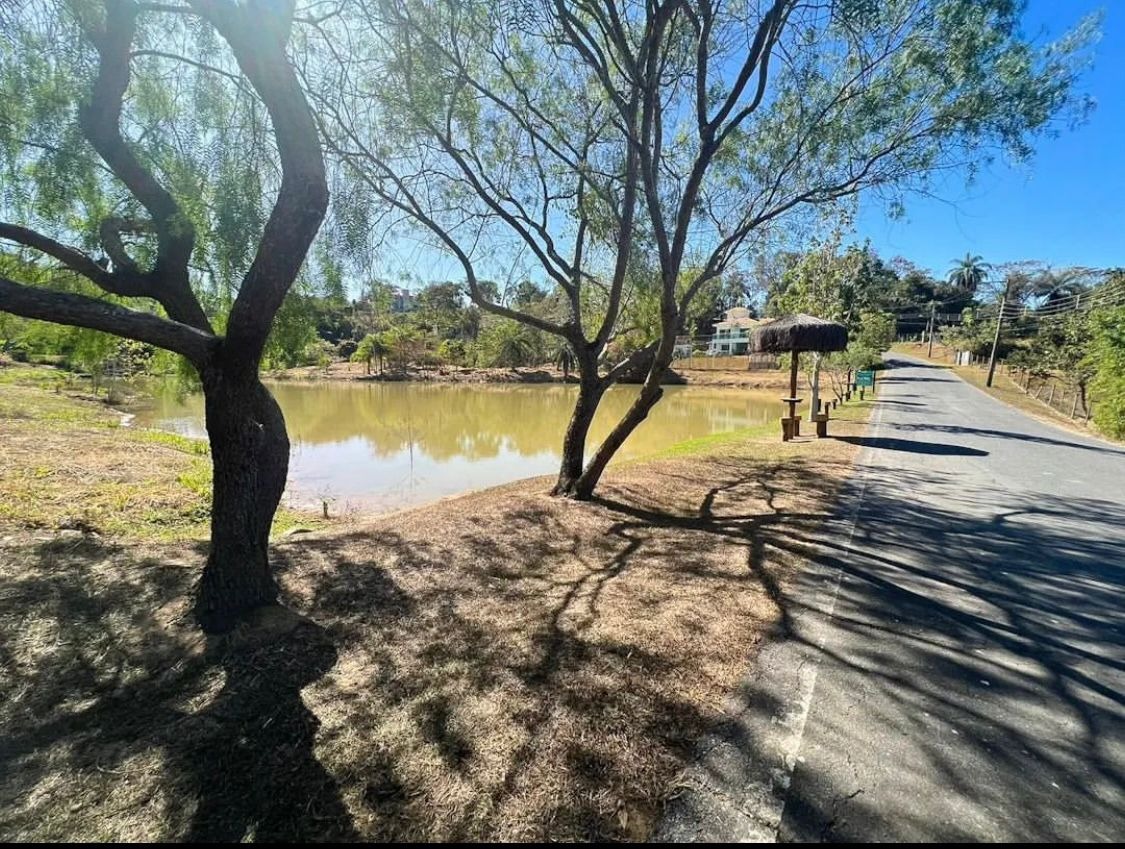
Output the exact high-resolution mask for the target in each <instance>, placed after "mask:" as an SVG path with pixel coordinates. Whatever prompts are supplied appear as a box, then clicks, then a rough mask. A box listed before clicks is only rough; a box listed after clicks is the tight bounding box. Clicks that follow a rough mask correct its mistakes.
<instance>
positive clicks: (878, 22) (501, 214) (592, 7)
mask: <svg viewBox="0 0 1125 849" xmlns="http://www.w3.org/2000/svg"><path fill="white" fill-rule="evenodd" d="M1021 9H1022V6H1021V4H1017V3H1012V2H1011V0H982V1H981V2H968V0H888V2H879V3H875V2H860V0H849V2H838V3H814V4H809V3H804V2H800V1H799V0H773V1H772V2H764V3H755V4H749V5H745V4H733V3H716V2H713V0H662V1H661V0H656V2H646V3H640V2H634V0H622V2H613V0H590V2H583V3H581V4H574V3H567V2H563V0H537V1H536V2H530V3H526V4H517V5H514V6H506V7H504V11H503V12H502V14H503V25H502V26H498V25H497V15H498V12H497V7H496V5H495V4H494V3H491V2H485V0H363V2H357V3H356V4H353V6H352V11H354V14H350V13H349V11H344V12H343V13H342V14H340V15H335V16H332V17H331V18H330V19H326V20H325V21H323V22H322V23H319V24H318V25H317V30H318V32H319V35H320V38H319V41H318V44H319V45H320V48H319V49H320V50H321V51H322V52H323V53H324V54H326V55H330V56H331V57H332V61H333V63H334V67H332V68H330V69H320V70H319V71H318V69H312V71H310V76H311V77H312V78H313V79H312V80H311V85H312V86H313V87H314V89H315V90H316V91H317V98H318V102H319V103H320V104H321V108H322V111H323V115H324V125H325V126H324V130H325V135H326V137H327V138H328V139H329V147H330V150H331V152H332V153H333V155H334V156H335V157H336V158H338V159H339V160H340V161H341V162H342V163H343V164H344V166H345V167H346V168H349V169H352V171H353V173H354V175H355V178H356V180H357V182H361V183H362V184H363V185H365V186H367V187H368V188H369V189H370V190H371V191H372V192H373V193H374V194H375V195H377V196H378V198H379V199H380V200H381V201H382V202H383V203H384V204H386V205H388V206H389V207H391V208H392V209H394V210H395V211H396V213H398V214H399V215H401V216H402V217H403V219H404V220H405V221H406V222H408V223H409V226H410V227H411V228H412V229H414V230H416V231H421V232H422V233H424V234H426V237H427V238H429V239H430V240H431V241H432V242H433V243H434V244H436V245H437V246H438V247H439V248H440V249H442V250H444V251H446V252H447V253H448V254H449V256H451V257H452V258H453V259H454V260H455V261H457V262H458V263H459V264H460V265H461V267H462V269H463V271H464V275H465V279H466V284H467V288H468V291H469V293H470V296H471V297H472V299H473V300H474V302H476V303H478V304H479V305H480V306H481V308H482V309H485V310H488V311H490V312H493V313H494V314H496V315H499V316H502V317H505V318H508V319H512V320H515V321H520V322H523V323H525V324H528V325H529V326H531V327H534V328H536V329H538V330H541V331H544V332H547V333H552V334H555V335H557V336H560V337H562V338H564V339H566V341H567V342H568V343H569V344H570V345H571V347H572V348H573V350H574V353H575V358H576V360H577V365H578V371H579V378H580V379H579V392H578V396H577V399H576V404H575V409H574V413H573V415H572V417H571V421H570V424H569V425H568V427H567V431H566V435H565V437H564V443H563V451H562V462H561V468H560V471H559V476H558V479H557V482H556V485H555V490H554V491H555V492H556V493H557V494H560V495H565V496H570V497H576V498H588V497H590V495H591V494H592V492H593V490H594V488H595V486H596V485H597V483H598V481H599V479H600V477H601V475H602V473H603V471H604V470H605V468H606V465H607V464H608V463H609V461H610V459H611V458H612V457H613V455H614V454H615V453H616V451H617V450H618V449H619V448H620V447H621V445H622V444H623V443H624V441H625V440H626V439H627V438H628V437H629V435H630V434H631V433H632V432H633V430H634V429H635V428H636V427H637V426H638V425H640V423H641V422H642V421H644V419H645V418H646V417H647V416H648V414H649V411H650V410H651V409H652V407H653V405H655V404H656V403H657V402H658V401H659V399H660V397H661V395H662V391H663V390H662V388H661V383H662V380H663V378H664V375H665V374H666V372H667V370H668V368H669V366H670V363H671V360H672V357H673V353H674V350H675V344H676V337H677V336H678V335H679V334H680V333H681V332H682V331H683V328H684V327H685V326H686V325H687V323H688V314H689V308H690V305H691V303H692V301H693V299H694V298H695V296H696V294H697V293H698V292H699V291H700V290H701V289H702V288H703V287H704V286H705V285H706V284H707V283H708V282H709V281H711V280H713V279H715V278H716V277H719V276H721V275H722V274H723V273H724V272H725V271H726V270H727V269H728V268H730V267H733V266H735V265H737V264H738V263H739V262H741V261H742V260H743V259H745V258H746V256H747V255H748V253H750V252H751V248H753V247H755V246H756V245H758V244H760V243H762V242H763V241H764V240H765V236H766V234H767V233H768V231H769V229H770V228H771V227H773V226H777V225H778V222H779V221H780V220H781V219H782V218H791V217H792V216H795V215H801V214H805V215H809V216H813V215H814V210H817V209H818V208H821V209H823V208H824V207H826V206H831V205H833V204H836V203H837V202H840V201H841V200H843V199H846V198H850V197H852V196H854V195H856V194H857V193H859V192H861V191H863V190H865V189H871V188H878V189H880V190H881V191H883V192H885V193H890V194H891V195H892V196H896V197H897V196H898V195H900V194H902V193H903V192H906V191H908V190H910V189H913V188H918V187H920V186H923V185H924V183H925V177H926V175H928V174H930V173H932V172H933V171H935V170H937V169H946V168H950V167H954V166H958V165H966V164H971V163H974V162H979V161H981V160H983V159H987V155H988V151H989V150H994V149H997V148H1002V149H1005V150H1008V151H1011V152H1012V153H1014V154H1015V155H1017V156H1026V155H1029V154H1030V152H1031V147H1030V139H1031V137H1032V136H1033V135H1034V134H1035V133H1036V132H1037V131H1042V130H1044V129H1046V128H1047V127H1048V126H1049V124H1050V122H1051V121H1052V119H1054V118H1055V117H1056V116H1058V115H1059V114H1060V113H1061V112H1062V111H1063V110H1064V109H1066V108H1067V107H1069V106H1072V105H1078V106H1081V104H1075V101H1074V99H1073V98H1072V95H1071V91H1072V88H1073V83H1074V81H1075V79H1076V76H1077V74H1078V72H1079V69H1080V59H1081V56H1080V55H1079V54H1080V51H1081V50H1082V48H1083V47H1084V45H1085V43H1086V41H1087V39H1088V37H1089V36H1090V34H1091V32H1092V30H1093V29H1094V26H1093V24H1089V23H1087V24H1084V25H1083V26H1082V27H1080V28H1079V29H1078V30H1077V31H1076V32H1075V33H1074V34H1071V35H1068V36H1066V37H1064V38H1063V39H1062V40H1061V41H1060V42H1058V43H1055V44H1052V45H1048V46H1045V47H1039V46H1036V45H1034V44H1032V43H1031V42H1029V41H1027V40H1026V39H1024V38H1023V37H1022V36H1021V34H1020V30H1019V17H1020V12H1021ZM321 71H322V72H321ZM318 74H319V75H318ZM513 246H514V247H513ZM498 256H504V257H505V259H506V260H507V262H506V263H505V264H511V263H513V262H517V261H524V262H529V263H533V264H534V266H535V272H536V274H535V275H534V276H538V277H542V278H543V279H545V280H548V281H549V282H550V283H551V285H552V286H554V287H556V288H557V289H558V290H559V291H560V292H561V293H563V294H564V296H565V300H566V302H567V305H568V314H567V315H566V316H564V317H563V318H561V319H544V318H542V317H540V316H537V315H535V314H533V313H531V312H529V311H526V310H522V309H519V308H518V306H512V305H504V304H500V303H496V302H495V301H493V300H490V299H489V298H487V297H485V295H484V293H483V291H482V289H481V286H480V283H479V281H480V280H481V278H482V275H483V273H484V272H485V271H486V270H491V269H495V268H497V267H498V259H497V257H498ZM649 257H651V258H652V259H651V262H652V263H653V264H654V266H655V278H654V279H655V283H656V292H657V293H658V298H659V313H658V315H659V324H658V328H657V335H656V337H655V338H653V339H652V340H651V341H650V342H649V343H648V344H647V345H645V346H642V347H640V348H637V349H636V350H634V351H632V352H631V353H630V354H628V355H627V357H626V359H625V360H620V361H609V362H603V357H604V355H605V354H606V352H607V351H610V350H612V348H611V346H610V342H611V340H612V338H613V337H614V335H615V334H616V333H617V332H618V330H619V321H620V319H621V318H622V304H623V302H624V300H625V297H626V295H627V287H628V281H629V280H630V279H632V280H640V279H643V277H644V275H635V274H634V275H631V271H632V266H633V265H635V264H636V263H638V262H640V263H644V262H648V261H649V259H648V258H649ZM686 270H691V274H690V275H688V276H687V277H686V278H685V274H684V272H685V271H686ZM591 290H597V291H599V292H601V293H604V297H599V298H596V299H591V298H590V297H589V293H590V291H591ZM595 302H596V303H597V305H598V309H597V310H596V311H593V312H592V311H591V310H590V309H589V305H590V304H592V303H595ZM638 365H641V366H643V372H644V377H643V382H642V385H641V389H640V392H639V393H638V395H637V398H636V400H635V402H634V403H633V404H632V406H631V407H630V408H629V409H628V411H627V412H626V413H625V415H624V416H623V418H622V419H621V420H620V421H619V422H618V423H617V425H616V426H615V427H614V428H613V429H612V430H611V431H610V433H609V434H608V435H607V437H606V438H605V439H604V440H603V441H602V443H601V445H600V446H599V447H598V449H597V450H596V451H595V452H594V453H593V455H592V456H590V457H589V459H588V460H587V459H586V458H585V440H586V436H587V434H588V430H589V426H590V423H591V421H592V418H593V415H594V412H595V410H596V409H597V406H598V404H599V402H600V399H601V398H602V396H603V395H604V393H605V391H606V389H607V388H608V387H609V386H610V385H612V383H614V382H615V381H616V380H617V379H619V378H620V377H621V376H622V374H624V373H627V372H628V371H630V370H632V369H634V368H636V367H637V366H638Z"/></svg>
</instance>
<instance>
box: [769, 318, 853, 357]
mask: <svg viewBox="0 0 1125 849" xmlns="http://www.w3.org/2000/svg"><path fill="white" fill-rule="evenodd" d="M846 347H848V329H847V328H846V327H844V325H842V324H839V323H838V322H835V321H828V320H827V319H823V318H817V317H816V316H815V315H806V314H805V313H797V314H796V315H787V316H784V317H782V318H779V319H777V320H776V321H771V322H769V323H768V324H763V325H761V326H760V327H756V328H754V332H753V334H752V335H751V337H750V349H751V350H752V351H754V352H755V353H766V354H784V353H786V352H792V351H798V352H799V351H842V350H844V349H845V348H846Z"/></svg>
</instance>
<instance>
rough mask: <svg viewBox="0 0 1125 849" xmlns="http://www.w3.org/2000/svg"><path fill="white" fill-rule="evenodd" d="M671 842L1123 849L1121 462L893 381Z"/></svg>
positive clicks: (989, 407) (1022, 419) (919, 381)
mask: <svg viewBox="0 0 1125 849" xmlns="http://www.w3.org/2000/svg"><path fill="white" fill-rule="evenodd" d="M891 364H892V366H893V369H892V370H891V371H890V372H889V374H887V377H886V378H885V379H884V380H882V381H881V383H880V393H879V395H880V403H879V405H878V406H877V408H876V412H875V417H874V420H873V423H872V425H871V427H870V428H869V429H868V435H867V436H865V437H863V439H862V440H861V441H862V442H863V444H864V445H865V448H864V449H863V454H862V461H863V463H864V464H865V466H866V472H865V473H864V474H863V475H860V476H859V477H858V478H857V480H856V481H855V483H854V485H853V492H852V495H851V498H850V504H851V508H850V510H849V511H848V512H847V513H846V514H845V515H841V517H840V519H839V520H838V521H837V522H836V523H835V524H834V526H833V528H832V529H831V535H830V537H829V539H828V540H827V542H825V543H824V544H822V545H819V547H818V548H817V550H816V551H815V552H814V555H813V558H812V560H813V562H812V564H811V566H810V568H809V569H808V570H807V574H806V575H805V577H804V578H803V580H802V581H801V582H800V584H799V586H798V587H797V588H796V589H794V591H793V592H792V594H791V595H790V597H788V598H787V599H786V605H787V608H788V611H789V617H788V618H789V622H790V632H789V635H788V638H786V639H780V640H778V641H776V642H775V643H774V644H772V645H771V646H769V647H768V648H767V649H766V650H765V651H763V653H762V655H761V657H760V659H759V664H758V666H757V668H756V672H755V677H754V679H753V680H752V681H749V682H747V685H746V688H745V691H744V692H743V693H742V694H741V695H740V698H739V700H738V703H737V707H736V710H735V711H734V714H735V715H734V718H733V719H732V721H731V722H730V723H729V725H727V726H725V727H724V728H722V729H720V730H719V731H718V732H717V733H716V734H715V735H714V736H713V737H712V738H711V739H709V740H708V741H705V744H704V746H703V747H701V757H700V761H699V763H698V765H697V767H696V768H695V769H694V770H693V771H692V773H691V774H690V775H689V776H688V779H687V781H686V786H685V789H684V792H683V793H682V795H681V796H680V798H679V799H678V800H677V802H676V803H675V804H673V805H672V806H671V807H670V809H669V814H668V817H667V819H666V821H665V823H664V825H663V827H662V832H661V834H660V835H659V836H660V837H663V838H665V839H669V840H691V839H711V840H738V839H741V840H776V839H780V840H786V841H793V840H810V841H818V840H831V841H835V840H865V841H866V840H902V841H906V840H926V841H929V840H943V841H952V840H974V841H975V840H1013V841H1015V840H1038V841H1046V840H1052V841H1053V840H1060V841H1061V840H1122V839H1125V451H1122V450H1121V449H1117V448H1113V447H1110V446H1108V445H1106V444H1104V443H1101V442H1098V441H1096V440H1092V439H1088V438H1085V437H1082V436H1079V435H1076V434H1073V433H1071V432H1069V431H1064V430H1060V429H1056V428H1054V427H1051V426H1049V425H1046V424H1042V423H1040V422H1038V421H1036V420H1034V419H1031V418H1029V417H1028V416H1026V415H1024V414H1022V413H1020V412H1018V411H1016V410H1013V409H1011V408H1009V407H1007V406H1005V405H1002V404H1000V403H999V402H996V401H994V400H992V399H991V398H989V397H988V396H986V395H985V394H984V393H982V392H980V391H978V390H977V389H975V388H973V387H971V386H969V385H967V384H965V383H963V382H962V381H961V380H959V379H958V378H956V377H955V376H954V375H952V374H950V373H949V372H948V371H946V370H943V369H940V368H934V367H930V366H926V365H924V364H922V363H919V362H916V361H906V360H904V359H901V358H900V359H898V360H894V361H892V363H891Z"/></svg>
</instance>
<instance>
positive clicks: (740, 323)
mask: <svg viewBox="0 0 1125 849" xmlns="http://www.w3.org/2000/svg"><path fill="white" fill-rule="evenodd" d="M761 323H762V322H761V321H760V320H758V319H756V318H751V317H750V310H748V309H746V307H734V308H732V309H729V310H727V311H726V313H725V318H724V319H723V320H722V321H718V322H716V323H715V327H716V328H719V327H721V328H723V329H724V330H725V329H727V328H731V327H757V326H758V325H759V324H761Z"/></svg>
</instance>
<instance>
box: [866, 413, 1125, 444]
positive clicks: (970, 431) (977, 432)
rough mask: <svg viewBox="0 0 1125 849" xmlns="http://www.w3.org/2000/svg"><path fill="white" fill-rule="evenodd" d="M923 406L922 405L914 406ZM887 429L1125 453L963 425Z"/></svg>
mask: <svg viewBox="0 0 1125 849" xmlns="http://www.w3.org/2000/svg"><path fill="white" fill-rule="evenodd" d="M886 403H901V402H886ZM914 406H924V405H914ZM886 426H887V427H893V428H894V429H895V430H907V431H914V432H923V431H934V432H935V433H948V434H952V435H954V436H989V437H995V438H997V439H1018V440H1020V441H1021V442H1033V443H1035V444H1037V445H1054V446H1059V447H1062V448H1079V449H1081V450H1082V451H1100V452H1102V453H1105V454H1117V455H1118V456H1125V451H1122V450H1119V449H1115V448H1110V447H1109V446H1101V445H1095V444H1092V443H1087V442H1072V441H1070V440H1068V439H1054V438H1052V437H1049V436H1034V435H1032V434H1030V433H1017V432H1016V431H1011V430H991V429H989V428H981V427H965V426H964V425H941V424H903V423H898V424H889V425H886Z"/></svg>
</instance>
